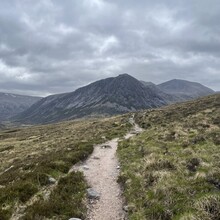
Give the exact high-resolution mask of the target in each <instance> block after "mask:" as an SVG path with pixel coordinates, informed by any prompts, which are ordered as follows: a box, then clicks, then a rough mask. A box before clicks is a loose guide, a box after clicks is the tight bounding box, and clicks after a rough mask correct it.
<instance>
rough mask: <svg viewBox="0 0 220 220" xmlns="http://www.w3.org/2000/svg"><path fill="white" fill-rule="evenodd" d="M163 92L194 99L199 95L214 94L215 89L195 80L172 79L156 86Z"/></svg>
mask: <svg viewBox="0 0 220 220" xmlns="http://www.w3.org/2000/svg"><path fill="white" fill-rule="evenodd" d="M157 87H158V88H159V89H161V90H162V91H163V92H165V93H168V94H172V95H176V96H179V97H183V98H184V99H186V100H187V99H188V100H190V99H194V98H198V97H201V96H206V95H210V94H214V93H215V91H213V90H212V89H210V88H208V87H205V86H203V85H201V84H200V83H196V82H189V81H186V80H180V79H173V80H170V81H167V82H164V83H162V84H159V85H158V86H157Z"/></svg>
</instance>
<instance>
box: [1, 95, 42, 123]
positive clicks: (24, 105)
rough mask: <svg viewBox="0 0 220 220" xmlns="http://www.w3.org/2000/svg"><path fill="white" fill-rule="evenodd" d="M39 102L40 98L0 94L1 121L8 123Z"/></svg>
mask: <svg viewBox="0 0 220 220" xmlns="http://www.w3.org/2000/svg"><path fill="white" fill-rule="evenodd" d="M39 100H40V97H32V96H23V95H16V94H10V93H2V92H0V113H1V114H0V121H6V120H8V119H9V118H10V117H12V116H15V115H17V114H19V113H21V112H23V111H24V110H26V109H28V108H29V107H30V106H31V105H33V104H34V103H35V102H37V101H39Z"/></svg>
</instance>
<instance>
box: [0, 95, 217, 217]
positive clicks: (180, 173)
mask: <svg viewBox="0 0 220 220" xmlns="http://www.w3.org/2000/svg"><path fill="white" fill-rule="evenodd" d="M219 116H220V96H219V94H216V95H212V96H208V97H204V98H200V99H198V100H193V101H189V102H185V103H179V104H173V105H170V106H166V107H163V108H158V109H149V110H143V111H138V112H135V113H128V114H125V115H119V116H114V117H110V118H105V119H104V118H101V119H87V120H82V119H81V120H75V121H67V122H60V123H56V124H49V125H37V126H30V127H28V128H16V129H8V130H7V129H4V130H2V131H1V132H0V139H1V142H0V154H1V157H0V158H1V159H0V160H1V161H0V162H1V167H0V219H2V220H8V219H11V220H23V219H24V220H32V219H57V220H58V219H63V220H64V219H71V218H80V219H94V220H98V219H103V218H105V219H120V218H121V219H123V216H125V218H126V219H132V220H135V219H146V220H157V219H158V220H159V219H167V220H173V219H198V220H202V219H207V220H208V219H210V220H212V219H218V218H219V217H220V215H219V212H218V210H219V207H220V194H219V185H220V176H219V156H218V155H219V153H220V152H219V149H220V148H219V146H220V139H219V138H220V118H219ZM133 117H134V119H132V118H133ZM139 126H140V127H142V129H141V128H139ZM87 158H88V159H87ZM88 189H90V190H91V189H92V197H90V196H91V195H90V194H89V191H88ZM93 190H94V191H95V192H94V191H93ZM90 193H91V191H90ZM94 193H95V194H96V193H97V194H96V195H95V197H96V198H94V197H93V196H94ZM113 209H114V210H118V211H117V212H116V211H114V212H113V211H112V210H113Z"/></svg>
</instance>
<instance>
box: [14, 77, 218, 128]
mask: <svg viewBox="0 0 220 220" xmlns="http://www.w3.org/2000/svg"><path fill="white" fill-rule="evenodd" d="M178 88H179V89H178ZM213 93H214V91H213V90H211V89H209V88H207V87H205V86H203V85H201V84H198V83H193V82H188V81H184V80H171V81H168V82H165V83H162V84H160V85H155V84H153V83H151V82H143V81H139V80H137V79H135V78H134V77H132V76H130V75H128V74H121V75H119V76H117V77H111V78H107V79H103V80H99V81H96V82H94V83H91V84H90V85H87V86H84V87H82V88H79V89H77V90H76V91H74V92H70V93H65V94H58V95H52V96H48V97H46V98H43V99H41V100H39V101H38V102H36V103H35V104H33V105H32V106H31V107H30V108H28V109H26V110H25V111H23V112H22V113H20V114H18V115H17V116H15V117H14V118H13V120H16V121H17V122H20V123H30V124H39V123H42V124H44V123H52V122H58V121H62V120H69V119H75V118H82V117H93V116H100V115H102V116H103V115H104V116H105V115H113V114H120V113H126V112H130V111H136V110H141V109H149V108H157V107H161V106H164V105H168V104H171V103H175V102H181V101H185V100H189V99H193V98H197V97H200V96H206V95H210V94H213Z"/></svg>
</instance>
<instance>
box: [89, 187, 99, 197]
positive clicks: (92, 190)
mask: <svg viewBox="0 0 220 220" xmlns="http://www.w3.org/2000/svg"><path fill="white" fill-rule="evenodd" d="M87 196H88V198H89V199H99V198H100V193H98V192H96V191H95V190H94V189H93V188H88V189H87Z"/></svg>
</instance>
